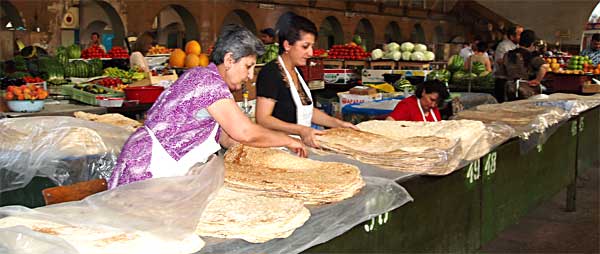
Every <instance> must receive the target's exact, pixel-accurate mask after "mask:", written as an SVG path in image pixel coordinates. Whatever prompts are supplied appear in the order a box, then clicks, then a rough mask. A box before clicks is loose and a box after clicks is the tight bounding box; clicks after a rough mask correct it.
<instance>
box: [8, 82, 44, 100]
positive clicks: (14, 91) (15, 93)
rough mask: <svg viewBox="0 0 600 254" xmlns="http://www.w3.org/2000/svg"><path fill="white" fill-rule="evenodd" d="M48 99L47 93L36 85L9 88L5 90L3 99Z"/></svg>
mask: <svg viewBox="0 0 600 254" xmlns="http://www.w3.org/2000/svg"><path fill="white" fill-rule="evenodd" d="M46 98H48V91H46V90H44V88H42V87H40V86H37V85H21V86H9V87H8V88H7V89H6V94H5V95H4V99H6V100H7V101H12V100H19V101H23V100H32V101H33V100H44V99H46Z"/></svg>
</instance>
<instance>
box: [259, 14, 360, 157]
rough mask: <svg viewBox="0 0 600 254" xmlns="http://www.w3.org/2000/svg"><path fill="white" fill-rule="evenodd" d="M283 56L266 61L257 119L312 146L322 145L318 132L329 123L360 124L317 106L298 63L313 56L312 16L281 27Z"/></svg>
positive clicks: (280, 47)
mask: <svg viewBox="0 0 600 254" xmlns="http://www.w3.org/2000/svg"><path fill="white" fill-rule="evenodd" d="M278 35H279V57H278V59H277V60H274V61H272V62H270V63H268V64H267V65H265V66H264V67H263V68H262V69H261V71H260V73H259V74H258V77H257V80H256V93H257V96H258V98H257V100H256V122H257V123H258V124H260V125H262V126H264V127H267V128H269V129H274V130H279V131H283V132H286V133H288V134H293V135H299V136H300V137H301V138H302V141H303V142H304V143H305V144H306V145H309V146H312V147H318V144H317V142H316V139H315V135H320V134H322V132H321V131H319V130H315V129H313V128H311V127H310V126H311V123H315V124H317V125H322V126H326V127H347V128H356V127H355V126H354V125H353V124H351V123H348V122H344V121H341V120H339V119H336V118H334V117H331V116H329V115H327V114H325V113H323V112H321V111H320V110H318V109H315V108H314V107H313V102H312V100H311V94H310V90H309V89H308V86H307V85H306V83H305V82H304V79H303V78H302V73H300V71H299V70H298V68H296V66H305V65H306V61H307V60H308V58H310V57H312V54H313V45H314V44H315V38H316V36H317V28H316V27H315V24H313V23H312V22H311V21H310V20H308V19H307V18H305V17H301V16H294V17H292V18H290V19H289V20H288V23H287V25H285V26H283V27H281V28H280V29H279V34H278Z"/></svg>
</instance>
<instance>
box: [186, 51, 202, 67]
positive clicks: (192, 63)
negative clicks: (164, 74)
mask: <svg viewBox="0 0 600 254" xmlns="http://www.w3.org/2000/svg"><path fill="white" fill-rule="evenodd" d="M199 64H200V57H198V55H195V54H189V55H187V56H186V57H185V68H194V67H196V66H198V65H199Z"/></svg>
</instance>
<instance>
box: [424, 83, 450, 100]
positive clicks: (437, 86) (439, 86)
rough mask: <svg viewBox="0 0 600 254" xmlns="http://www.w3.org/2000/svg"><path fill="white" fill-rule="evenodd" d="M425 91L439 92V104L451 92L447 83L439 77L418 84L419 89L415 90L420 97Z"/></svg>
mask: <svg viewBox="0 0 600 254" xmlns="http://www.w3.org/2000/svg"><path fill="white" fill-rule="evenodd" d="M423 91H425V93H437V94H439V97H438V104H439V103H440V102H442V101H444V100H446V99H448V97H450V93H448V88H447V87H446V84H444V83H443V82H442V81H439V80H437V79H435V80H427V81H425V82H424V83H422V84H420V85H418V86H417V90H416V91H415V96H417V98H419V99H420V98H421V96H422V94H423Z"/></svg>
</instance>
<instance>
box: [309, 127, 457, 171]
mask: <svg viewBox="0 0 600 254" xmlns="http://www.w3.org/2000/svg"><path fill="white" fill-rule="evenodd" d="M317 139H318V141H319V145H320V146H321V148H323V149H324V150H329V151H333V152H335V153H340V154H345V155H349V156H351V157H353V158H355V159H357V160H359V161H362V162H364V163H368V164H373V165H378V166H382V167H386V168H390V169H393V170H398V171H403V172H417V173H428V174H444V173H443V172H445V171H446V168H448V167H453V166H456V165H448V163H450V162H452V160H448V156H449V155H451V154H453V153H455V152H457V149H460V146H458V141H457V140H450V139H447V138H443V137H436V136H413V137H407V138H402V139H397V140H396V139H392V138H389V137H386V136H382V135H379V134H374V133H369V132H364V131H357V130H352V129H348V128H333V129H329V130H326V131H325V134H324V135H321V136H317ZM316 152H319V151H316ZM455 163H456V164H458V162H455Z"/></svg>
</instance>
